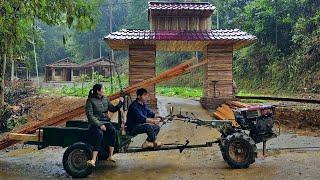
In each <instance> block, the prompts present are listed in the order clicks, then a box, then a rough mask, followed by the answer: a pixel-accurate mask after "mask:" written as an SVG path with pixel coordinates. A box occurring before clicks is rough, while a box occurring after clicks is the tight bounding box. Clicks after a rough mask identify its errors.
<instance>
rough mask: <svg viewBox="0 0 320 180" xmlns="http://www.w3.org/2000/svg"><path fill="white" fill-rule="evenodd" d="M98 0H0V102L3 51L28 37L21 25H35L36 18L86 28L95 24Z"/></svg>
mask: <svg viewBox="0 0 320 180" xmlns="http://www.w3.org/2000/svg"><path fill="white" fill-rule="evenodd" d="M99 5H100V1H99V0H94V1H86V0H77V1H73V0H65V1H58V2H57V1H50V0H36V1H31V0H25V1H21V0H11V1H1V4H0V15H1V16H0V23H1V27H0V30H1V31H0V37H1V41H0V45H1V47H3V51H2V54H3V57H4V61H2V62H3V63H2V67H3V71H2V79H3V80H2V83H1V103H2V104H3V103H4V87H5V84H4V78H5V67H6V57H7V55H11V57H12V55H13V54H14V53H15V52H17V49H19V47H21V46H22V45H24V44H25V43H26V42H27V40H28V37H27V36H28V35H30V32H29V34H27V33H25V32H24V31H23V29H24V28H25V27H30V26H35V21H36V20H40V21H42V22H44V23H46V24H48V25H50V26H53V25H66V26H67V27H68V28H71V27H75V28H76V29H77V30H81V29H86V28H90V27H92V26H93V25H94V24H95V18H96V17H97V16H98V13H97V12H98V11H96V9H97V8H98V7H99Z"/></svg>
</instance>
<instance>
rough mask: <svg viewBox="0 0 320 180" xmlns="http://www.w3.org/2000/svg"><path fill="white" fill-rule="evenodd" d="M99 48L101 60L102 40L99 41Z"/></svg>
mask: <svg viewBox="0 0 320 180" xmlns="http://www.w3.org/2000/svg"><path fill="white" fill-rule="evenodd" d="M99 48H100V51H99V52H100V58H101V40H99Z"/></svg>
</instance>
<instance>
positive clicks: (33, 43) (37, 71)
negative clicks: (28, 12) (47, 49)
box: [32, 36, 40, 87]
mask: <svg viewBox="0 0 320 180" xmlns="http://www.w3.org/2000/svg"><path fill="white" fill-rule="evenodd" d="M32 45H33V54H34V62H35V65H36V73H37V83H38V87H40V80H39V70H38V61H37V53H36V42H35V40H34V36H33V42H32Z"/></svg>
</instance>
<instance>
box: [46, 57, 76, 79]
mask: <svg viewBox="0 0 320 180" xmlns="http://www.w3.org/2000/svg"><path fill="white" fill-rule="evenodd" d="M79 76H80V73H79V64H78V63H76V62H75V61H73V60H71V59H70V58H64V59H61V60H59V61H56V62H53V63H51V64H47V65H46V67H45V81H46V82H64V81H74V80H75V79H77V78H78V77H79Z"/></svg>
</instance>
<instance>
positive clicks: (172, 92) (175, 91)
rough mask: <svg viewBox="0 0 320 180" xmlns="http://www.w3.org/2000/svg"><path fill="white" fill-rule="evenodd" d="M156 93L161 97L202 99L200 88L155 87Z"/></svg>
mask: <svg viewBox="0 0 320 180" xmlns="http://www.w3.org/2000/svg"><path fill="white" fill-rule="evenodd" d="M156 93H157V94H159V95H162V96H169V97H173V96H175V97H183V98H196V99H198V98H200V97H202V93H203V90H202V88H191V87H163V86H160V87H157V88H156Z"/></svg>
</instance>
